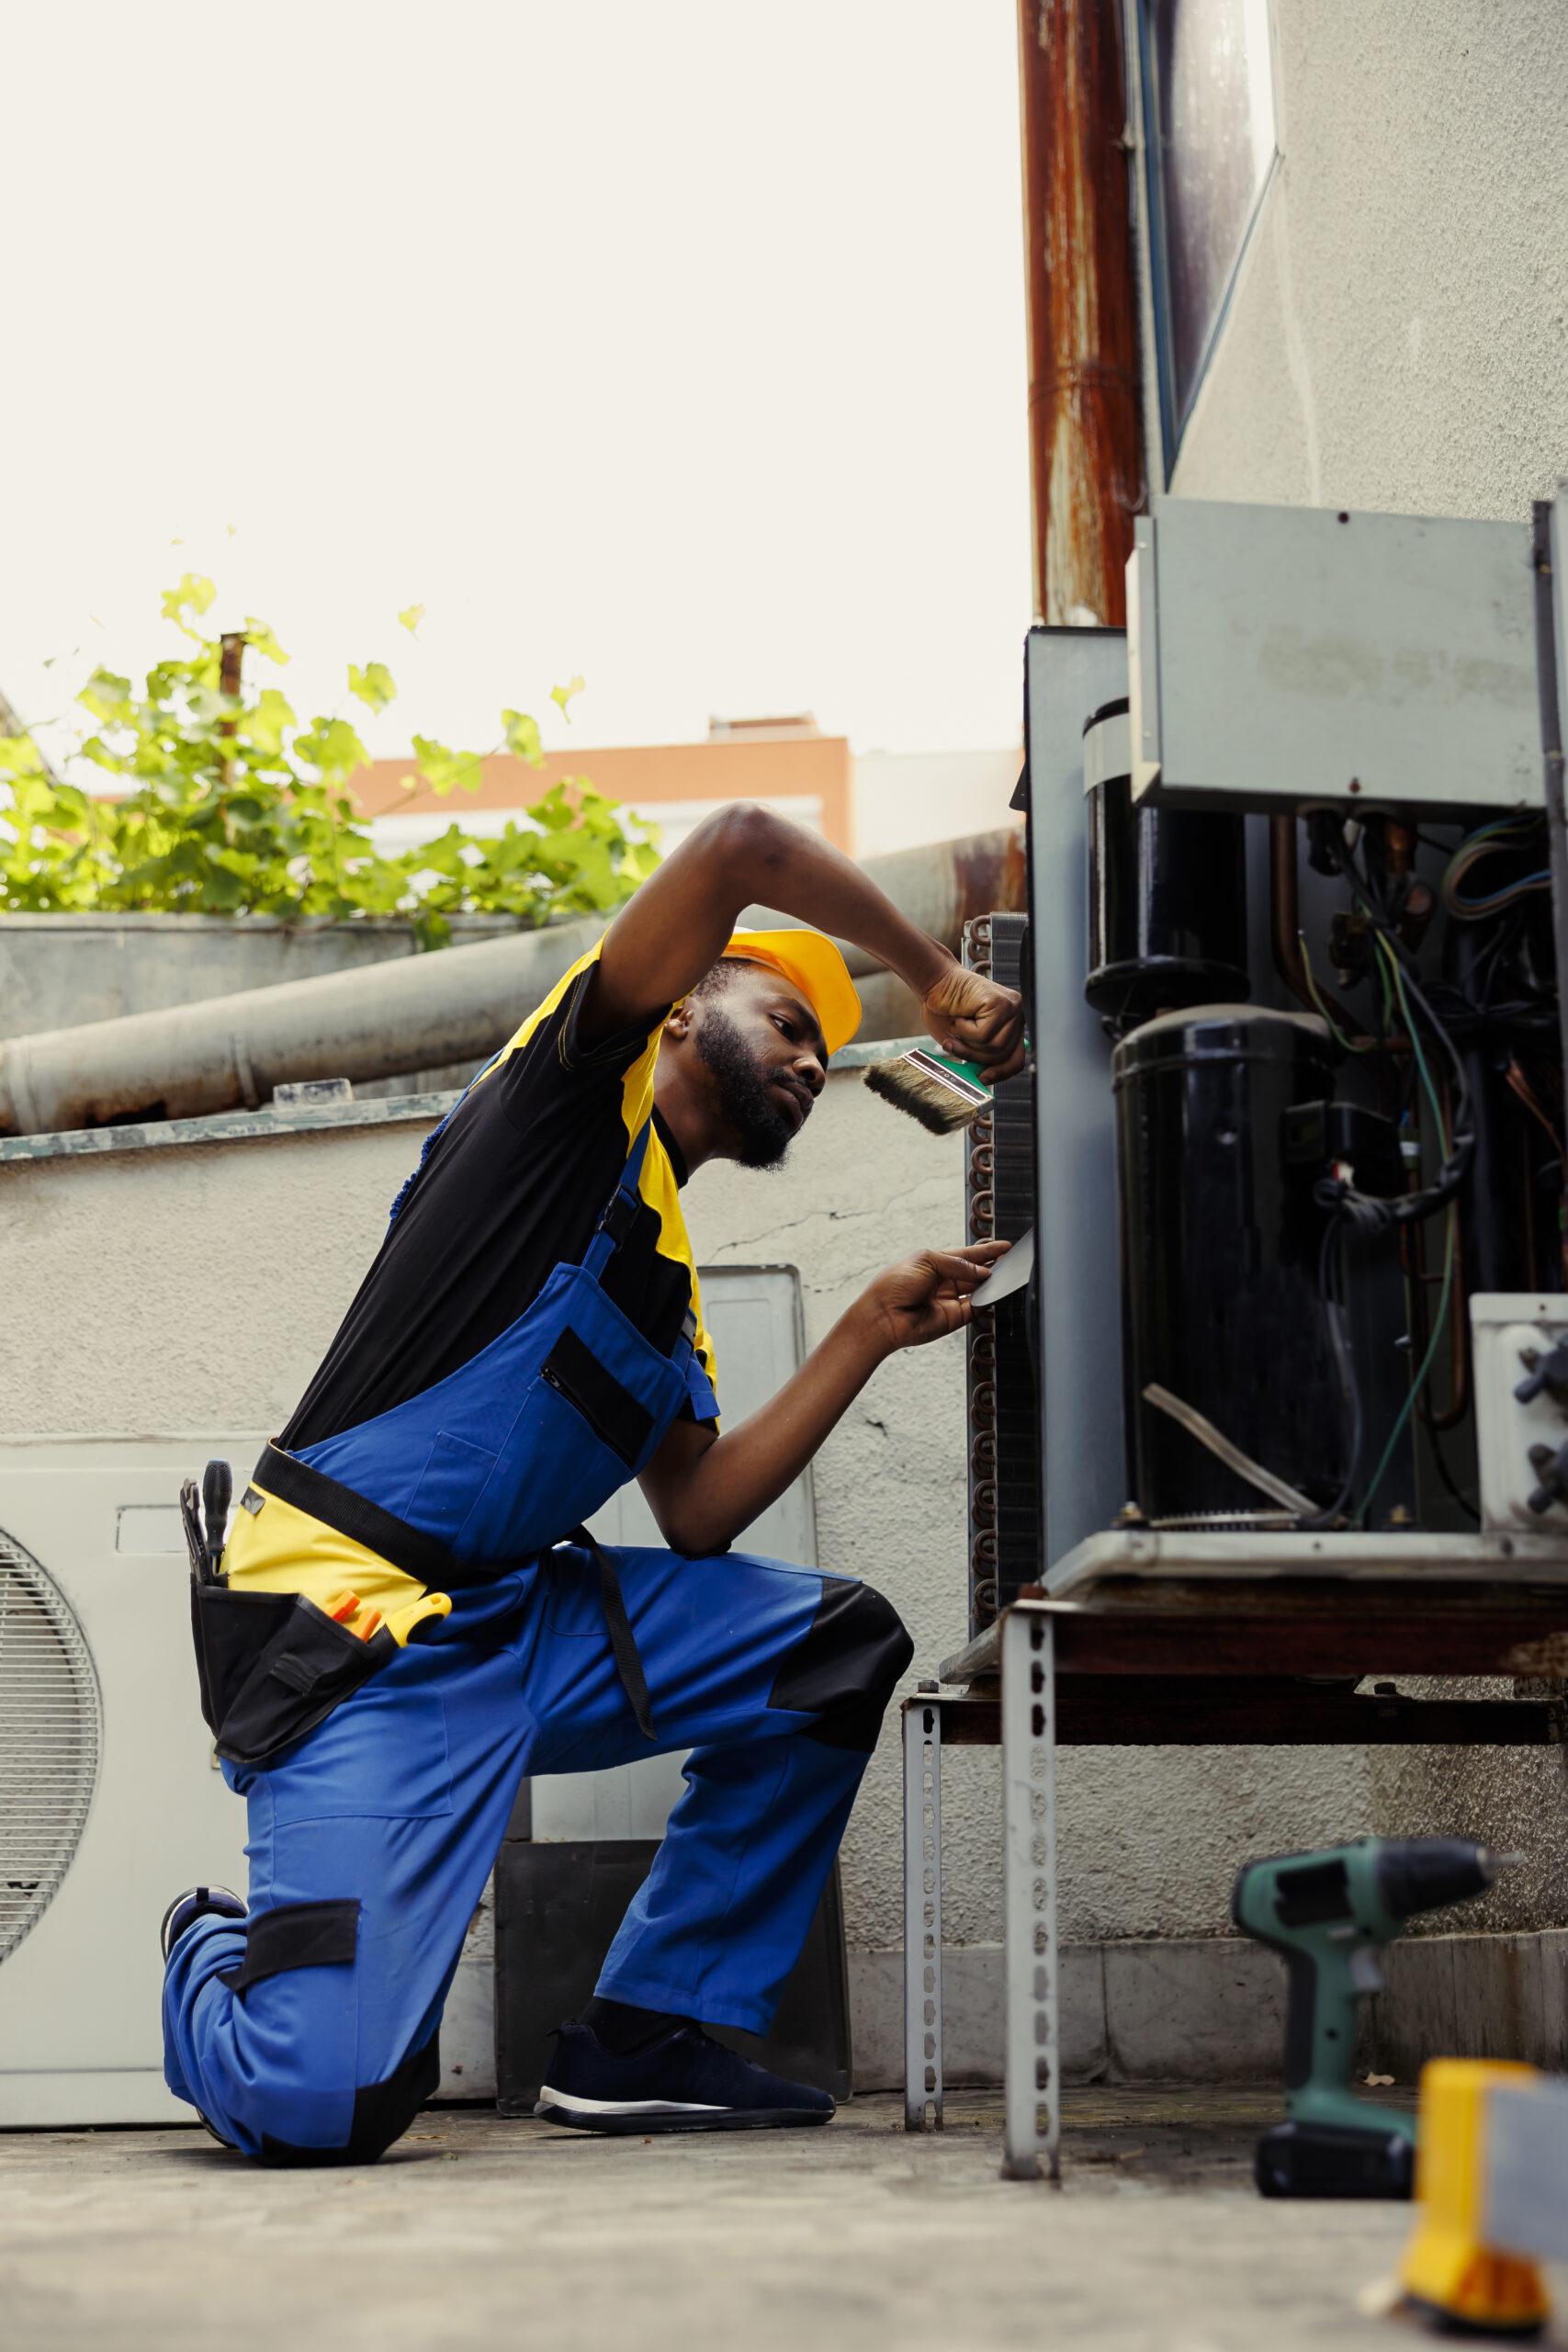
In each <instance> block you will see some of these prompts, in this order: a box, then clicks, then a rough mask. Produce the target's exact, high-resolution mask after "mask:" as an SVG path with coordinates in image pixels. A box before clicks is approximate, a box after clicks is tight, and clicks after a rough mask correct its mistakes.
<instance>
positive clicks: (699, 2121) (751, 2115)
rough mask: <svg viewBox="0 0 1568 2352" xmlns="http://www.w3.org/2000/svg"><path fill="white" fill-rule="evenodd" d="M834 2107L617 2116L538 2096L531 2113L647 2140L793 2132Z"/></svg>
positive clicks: (829, 2115) (572, 2126)
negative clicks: (662, 2135) (658, 2134)
mask: <svg viewBox="0 0 1568 2352" xmlns="http://www.w3.org/2000/svg"><path fill="white" fill-rule="evenodd" d="M835 2112H836V2109H833V2108H830V2107H829V2108H818V2107H725V2108H710V2109H707V2110H706V2112H705V2113H704V2112H693V2111H691V2110H689V2109H688V2110H687V2111H686V2112H685V2113H683V2114H682V2113H680V2112H678V2111H677V2112H671V2111H669V2110H666V2112H665V2113H663V2114H662V2115H659V2114H649V2113H648V2112H647V2111H646V2110H645V2111H644V2112H643V2113H641V2114H637V2113H635V2112H634V2113H630V2114H621V2115H616V2114H615V2113H614V2112H611V2111H606V2110H605V2109H603V2108H601V2109H598V2110H597V2111H596V2112H594V2113H592V2114H589V2113H586V2112H584V2110H583V2109H581V2108H575V2107H557V2106H555V2105H554V2104H553V2103H552V2102H550V2101H548V2100H546V2099H541V2100H540V2101H539V2104H538V2105H537V2107H536V2108H535V2109H534V2113H535V2115H536V2118H537V2119H538V2120H539V2121H540V2122H541V2123H561V2124H564V2125H565V2126H566V2128H567V2129H568V2131H599V2132H604V2133H607V2134H608V2135H609V2136H610V2137H611V2138H612V2139H623V2140H624V2139H638V2140H646V2139H648V2138H649V2136H650V2134H651V2133H653V2132H655V2131H798V2130H800V2129H801V2128H802V2126H804V2125H806V2124H808V2123H830V2122H831V2121H832V2120H833V2117H834V2114H835Z"/></svg>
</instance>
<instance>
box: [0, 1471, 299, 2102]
mask: <svg viewBox="0 0 1568 2352" xmlns="http://www.w3.org/2000/svg"><path fill="white" fill-rule="evenodd" d="M263 1443H264V1440H263V1439H262V1438H261V1437H260V1436H258V1435H256V1434H255V1433H254V1432H253V1433H250V1434H248V1435H235V1434H232V1433H231V1434H230V1435H228V1436H219V1437H175V1438H169V1439H119V1440H108V1441H104V1442H80V1441H69V1442H48V1441H40V1442H13V1443H6V1444H0V2125H17V2124H82V2123H95V2124H114V2123H167V2122H189V2121H190V2120H192V2117H191V2109H189V2108H188V2107H187V2106H186V2104H185V2103H184V2102H183V2101H182V2100H179V2099H176V2098H174V2097H173V2096H172V2095H171V2093H170V2092H169V2091H168V2090H167V2088H166V2087H165V2086H164V2067H163V2032H162V2025H161V2018H160V2009H159V2002H160V1994H161V1990H162V1985H163V1962H162V1960H161V1958H160V1956H159V1951H158V1928H159V1923H160V1921H161V1920H162V1917H163V1915H164V1908H165V1906H166V1905H167V1904H168V1902H169V1900H170V1897H171V1896H173V1895H175V1894H178V1893H179V1892H180V1890H181V1889H182V1888H183V1887H186V1886H190V1885H193V1884H196V1883H201V1882H203V1881H213V1880H215V1881H218V1882H220V1883H224V1884H227V1885H231V1886H234V1887H237V1888H238V1889H239V1890H240V1891H241V1892H242V1894H243V1891H244V1886H245V1852H244V1847H245V1808H244V1806H243V1804H241V1803H240V1802H239V1801H238V1799H237V1798H235V1797H233V1796H231V1794H230V1792H229V1789H228V1787H227V1785H226V1784H225V1782H224V1780H223V1776H222V1774H221V1772H220V1770H218V1766H217V1760H216V1758H215V1757H214V1754H213V1747H212V1739H211V1736H210V1734H209V1731H208V1729H207V1726H206V1724H204V1723H203V1721H202V1718H201V1711H200V1706H199V1704H198V1702H197V1679H196V1662H195V1658H194V1656H193V1653H192V1649H191V1636H190V1598H189V1577H190V1572H189V1566H188V1564H187V1560H186V1547H185V1540H184V1537H183V1535H182V1533H181V1531H180V1521H179V1509H178V1495H179V1488H180V1482H181V1480H182V1479H184V1478H187V1477H195V1478H197V1480H198V1481H199V1479H200V1476H201V1473H202V1469H203V1467H204V1465H205V1464H206V1463H207V1462H208V1460H209V1458H210V1457H211V1456H212V1455H215V1454H221V1455H223V1456H224V1457H225V1458H226V1459H227V1460H229V1461H230V1462H231V1463H232V1464H233V1467H234V1473H235V1484H236V1487H243V1483H244V1480H245V1477H246V1476H247V1475H248V1473H249V1470H250V1467H251V1465H252V1464H253V1463H254V1461H255V1459H256V1456H257V1455H258V1454H259V1453H260V1452H261V1449H262V1445H263Z"/></svg>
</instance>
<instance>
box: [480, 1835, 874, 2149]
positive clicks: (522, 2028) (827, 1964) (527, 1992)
mask: <svg viewBox="0 0 1568 2352" xmlns="http://www.w3.org/2000/svg"><path fill="white" fill-rule="evenodd" d="M658 1851H659V1844H658V1840H657V1839H655V1838H628V1839H619V1838H603V1839H595V1840H593V1841H592V1842H591V1843H590V1842H583V1843H581V1844H580V1843H575V1842H573V1843H561V1844H543V1843H541V1844H539V1845H534V1844H532V1843H529V1842H525V1841H524V1840H522V1839H520V1838H509V1839H508V1840H507V1841H506V1843H505V1844H504V1845H503V1846H502V1849H501V1853H500V1856H499V1858H498V1860H497V1861H496V1866H495V2086H496V2099H495V2103H496V2106H497V2108H498V2109H500V2111H501V2113H502V2115H531V2114H532V2113H533V2111H534V2103H535V2101H536V2099H537V2098H538V2096H539V2086H540V2084H541V2083H542V2082H543V2081H544V2079H545V2071H546V2068H547V2064H548V2062H549V2053H550V2048H551V2043H550V2039H549V2037H550V2034H551V2032H552V2030H554V2028H555V2027H557V2026H558V2025H559V2024H560V2023H561V2021H562V2019H563V2018H574V2017H576V2015H577V2014H578V2011H579V2010H580V2009H581V2007H582V2005H583V2003H584V2002H585V2001H586V2000H587V1999H588V1998H589V1996H590V1995H591V1994H592V1990H593V1987H594V1984H595V1983H596V1981H597V1979H598V1974H599V1970H600V1967H601V1965H602V1963H603V1962H604V1954H605V1953H606V1952H607V1951H609V1949H610V1944H611V1941H612V1939H614V1936H615V1930H616V1928H618V1927H619V1926H620V1924H621V1920H622V1917H623V1916H624V1914H625V1912H626V1905H627V1904H628V1903H629V1902H630V1901H631V1899H632V1896H633V1895H634V1894H636V1893H637V1889H638V1887H639V1886H640V1885H641V1884H642V1883H643V1881H644V1879H645V1878H646V1877H647V1876H648V1873H649V1871H650V1870H651V1869H652V1868H653V1858H654V1856H655V1855H656V1854H657V1853H658ZM711 2030H712V2031H713V2033H714V2038H715V2040H716V2041H722V2042H724V2043H725V2044H726V2045H727V2046H728V2048H729V2049H731V2050H738V2051H739V2052H741V2054H742V2055H743V2056H745V2057H747V2058H753V2059H756V2060H758V2061H759V2063H760V2064H762V2065H764V2066H767V2067H770V2068H771V2069H772V2070H773V2073H774V2074H779V2075H788V2076H789V2078H790V2079H791V2080H792V2081H794V2082H800V2083H810V2084H812V2085H814V2086H815V2087H816V2088H817V2089H818V2090H825V2091H828V2092H829V2093H830V2094H831V2096H832V2097H833V2098H836V2099H845V2098H849V2096H850V2094H851V2092H852V2089H853V2087H854V2086H853V2078H852V2064H851V2053H850V2000H849V1977H848V1972H847V1970H846V1967H845V1962H844V1912H843V1901H842V1897H841V1895H840V1888H839V1869H838V1864H837V1863H836V1862H835V1864H834V1865H833V1871H832V1874H831V1876H830V1877H829V1881H828V1884H827V1887H826V1888H825V1890H824V1892H823V1895H822V1900H821V1902H820V1903H819V1904H818V1906H817V1912H816V1917H814V1918H813V1920H812V1922H811V1928H810V1931H809V1933H808V1934H807V1939H806V1945H805V1949H804V1951H802V1952H801V1955H800V1958H799V1960H798V1961H797V1962H795V1969H794V1972H793V1973H792V1974H791V1976H790V1979H789V1982H788V1984H787V1985H785V1986H784V1998H783V1999H782V2001H781V2002H780V2003H779V2011H778V2015H777V2017H776V2018H774V2019H773V2031H772V2032H771V2033H770V2034H769V2035H768V2037H767V2040H766V2041H759V2040H758V2038H757V2037H756V2035H755V2034H750V2033H739V2032H736V2031H733V2030H730V2029H729V2028H728V2027H716V2028H713V2029H711Z"/></svg>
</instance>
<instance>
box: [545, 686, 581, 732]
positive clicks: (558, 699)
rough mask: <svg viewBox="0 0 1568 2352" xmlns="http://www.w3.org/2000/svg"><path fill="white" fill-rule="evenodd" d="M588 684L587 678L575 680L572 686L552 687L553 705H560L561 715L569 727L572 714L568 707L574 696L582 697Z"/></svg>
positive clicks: (551, 697)
mask: <svg viewBox="0 0 1568 2352" xmlns="http://www.w3.org/2000/svg"><path fill="white" fill-rule="evenodd" d="M587 683H588V681H587V679H586V678H573V680H572V682H571V684H570V686H552V687H551V688H550V700H551V701H552V702H553V703H558V704H559V705H560V715H561V717H562V718H564V719H565V720H566V721H567V722H568V724H569V725H570V720H571V713H570V710H568V708H567V705H568V703H569V702H570V700H571V698H572V696H573V695H580V694H581V692H582V689H583V687H584V686H585V685H586V684H587Z"/></svg>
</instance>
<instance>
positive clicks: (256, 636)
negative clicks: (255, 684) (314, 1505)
mask: <svg viewBox="0 0 1568 2352" xmlns="http://www.w3.org/2000/svg"><path fill="white" fill-rule="evenodd" d="M245 642H246V644H247V645H254V647H255V649H256V651H257V652H258V653H265V656H266V658H267V660H268V661H269V662H276V663H277V666H278V668H279V669H280V670H281V669H284V668H285V667H286V666H287V664H288V654H287V653H285V651H284V650H283V648H282V646H281V645H279V643H278V641H277V639H276V637H275V636H274V635H273V633H272V630H271V629H270V628H268V627H267V625H266V623H265V621H258V620H257V618H256V616H255V615H254V613H247V614H246V615H245Z"/></svg>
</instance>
